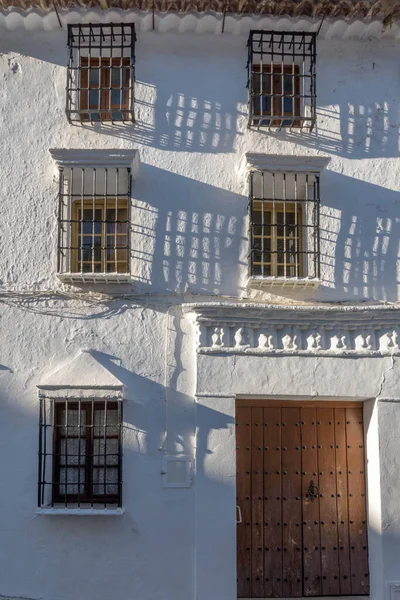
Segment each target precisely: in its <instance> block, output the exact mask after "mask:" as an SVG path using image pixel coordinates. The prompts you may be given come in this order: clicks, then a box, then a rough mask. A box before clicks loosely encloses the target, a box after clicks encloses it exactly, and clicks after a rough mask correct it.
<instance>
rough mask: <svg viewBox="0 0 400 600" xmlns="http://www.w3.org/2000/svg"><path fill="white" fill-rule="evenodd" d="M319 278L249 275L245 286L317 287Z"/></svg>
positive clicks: (265, 287)
mask: <svg viewBox="0 0 400 600" xmlns="http://www.w3.org/2000/svg"><path fill="white" fill-rule="evenodd" d="M321 283H322V282H321V280H320V279H317V278H316V277H313V278H311V277H250V278H249V279H248V281H247V287H248V288H252V289H257V290H260V289H261V290H262V289H269V288H272V287H280V288H310V287H311V288H318V287H319V286H320V285H321Z"/></svg>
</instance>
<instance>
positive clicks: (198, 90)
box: [0, 29, 400, 301]
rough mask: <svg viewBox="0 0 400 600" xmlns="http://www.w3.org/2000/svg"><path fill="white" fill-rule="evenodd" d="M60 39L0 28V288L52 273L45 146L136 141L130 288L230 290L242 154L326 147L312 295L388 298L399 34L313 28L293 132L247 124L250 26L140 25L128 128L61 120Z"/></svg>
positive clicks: (44, 279)
mask: <svg viewBox="0 0 400 600" xmlns="http://www.w3.org/2000/svg"><path fill="white" fill-rule="evenodd" d="M65 44H66V32H65V31H62V30H59V31H51V32H43V31H40V32H39V31H38V32H27V31H21V30H19V29H18V30H16V31H12V32H8V31H4V30H3V31H2V35H1V38H0V52H3V53H4V54H3V55H2V56H1V62H0V69H1V70H0V74H1V81H2V88H1V96H0V114H1V116H2V140H3V143H2V145H1V148H0V162H1V165H2V171H1V179H0V186H1V187H0V191H1V195H2V199H3V200H2V202H3V204H2V206H3V210H4V215H3V223H4V225H7V226H6V227H5V232H4V236H3V241H4V244H5V247H6V248H8V249H9V252H7V253H4V254H2V256H1V257H0V260H1V262H0V267H1V268H0V272H1V278H2V280H3V283H4V285H7V286H8V285H10V286H12V287H14V286H16V287H18V288H19V289H21V288H24V289H27V288H28V289H30V288H31V287H32V286H33V285H34V287H35V288H36V289H54V288H55V287H57V285H58V284H57V280H56V278H55V264H56V206H57V203H56V194H57V185H56V183H55V181H54V172H55V171H54V167H53V165H52V161H51V158H50V155H49V152H48V150H49V148H64V147H66V148H86V147H90V148H138V149H139V151H140V158H141V161H142V166H141V170H140V173H139V176H138V178H137V181H136V183H135V186H134V191H133V196H134V207H135V211H134V235H133V239H132V248H133V261H132V273H133V279H134V290H135V291H139V290H140V291H146V292H160V291H166V290H168V291H175V290H177V289H178V290H179V291H184V290H186V289H187V288H189V290H190V291H192V292H195V293H199V292H200V293H206V294H210V293H212V294H222V295H230V296H237V295H238V294H239V293H240V292H241V291H242V288H243V287H244V285H245V283H246V280H247V273H248V272H247V254H248V242H247V218H246V212H247V180H246V176H245V161H244V160H243V156H244V154H245V153H246V152H250V151H251V152H265V153H268V154H296V155H315V154H319V155H326V156H330V157H331V161H330V164H329V166H328V170H327V171H326V172H325V174H324V175H323V179H322V193H321V199H322V208H321V213H322V218H321V227H322V234H321V238H322V245H321V266H322V280H323V285H322V286H321V288H320V290H319V291H317V292H310V291H307V292H305V295H306V297H307V298H314V299H320V300H324V301H325V300H337V299H341V300H358V299H366V298H369V299H371V298H373V299H383V300H389V301H395V300H397V299H398V297H399V287H398V286H399V283H398V282H399V274H400V271H399V269H400V267H399V264H398V242H397V240H398V237H399V229H400V223H399V217H398V215H399V210H398V206H399V205H398V204H397V202H398V189H399V186H398V181H399V172H400V166H399V161H398V155H399V136H398V132H399V104H398V98H399V97H400V79H399V75H398V62H397V57H396V52H394V50H393V46H394V45H395V42H394V41H393V40H391V41H386V42H378V41H373V42H368V41H364V42H356V41H347V42H345V41H343V40H341V41H336V42H333V41H332V42H329V41H326V40H319V42H318V48H317V52H318V62H317V77H318V79H317V93H318V103H317V104H318V111H317V112H318V124H317V127H316V130H315V131H314V132H313V133H312V134H307V133H297V134H293V135H288V134H286V133H285V132H280V133H275V134H271V133H268V132H261V133H257V132H249V131H248V130H247V128H246V125H247V114H246V113H247V108H246V101H247V92H246V88H245V83H246V70H245V65H246V60H247V54H246V38H245V37H244V36H231V35H226V36H219V37H217V36H210V35H198V36H196V35H195V34H177V33H166V34H159V33H141V32H139V34H138V42H137V50H136V55H137V106H136V111H137V121H138V122H137V124H136V125H135V126H126V125H114V126H111V125H110V126H104V127H101V128H92V127H90V126H88V127H87V128H83V127H81V126H71V125H69V124H68V123H67V120H66V117H65V114H64V107H65V81H66V68H65V64H66V49H65ZM22 140H23V143H21V141H22ZM21 238H22V239H23V240H24V243H23V244H21V243H19V242H20V240H21ZM28 257H29V260H28ZM298 296H299V292H296V297H298ZM300 297H301V296H300Z"/></svg>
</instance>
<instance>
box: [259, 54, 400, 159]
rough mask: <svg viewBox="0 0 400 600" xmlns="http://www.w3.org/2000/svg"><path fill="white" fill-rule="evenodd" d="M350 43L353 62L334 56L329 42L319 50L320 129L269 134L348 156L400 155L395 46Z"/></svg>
mask: <svg viewBox="0 0 400 600" xmlns="http://www.w3.org/2000/svg"><path fill="white" fill-rule="evenodd" d="M348 44H349V46H348V48H347V52H348V53H351V52H352V51H353V53H354V56H353V59H352V60H351V61H349V60H348V58H347V56H344V55H342V54H339V55H338V54H337V53H336V54H335V53H333V54H332V56H331V55H329V54H328V52H329V46H327V47H322V49H321V53H319V60H318V64H317V108H316V114H317V121H316V125H315V128H314V130H313V131H312V132H311V133H309V132H307V131H299V132H296V131H293V132H283V131H281V132H273V131H272V132H268V131H264V134H265V135H266V136H268V137H270V136H272V137H273V138H275V139H277V140H282V141H284V140H286V141H291V142H293V143H296V144H299V145H301V146H305V147H307V148H312V149H314V150H319V151H321V152H326V153H328V154H334V155H337V156H342V157H347V158H379V157H398V156H399V155H400V136H399V133H400V107H399V103H398V102H397V100H396V99H397V98H398V95H399V94H400V86H399V84H398V81H399V72H398V71H397V73H396V72H394V71H393V69H392V68H391V66H390V60H391V59H392V55H391V53H390V50H388V51H387V54H385V53H384V50H383V49H382V55H381V54H380V53H379V52H374V45H373V44H372V45H371V44H368V43H363V44H361V43H358V44H357V43H355V44H354V43H353V44H352V43H351V42H348ZM344 52H345V50H344V49H343V54H344ZM385 57H386V60H385ZM392 64H393V67H394V63H392Z"/></svg>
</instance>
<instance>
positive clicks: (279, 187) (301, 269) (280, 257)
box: [249, 171, 320, 279]
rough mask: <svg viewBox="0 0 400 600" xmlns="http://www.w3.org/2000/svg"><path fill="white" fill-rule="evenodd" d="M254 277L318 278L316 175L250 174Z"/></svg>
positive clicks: (251, 261)
mask: <svg viewBox="0 0 400 600" xmlns="http://www.w3.org/2000/svg"><path fill="white" fill-rule="evenodd" d="M249 208H250V243H251V248H250V270H251V276H252V277H253V278H260V279H263V278H283V279H290V278H297V279H300V278H306V277H307V278H319V276H320V270H319V269H320V267H319V262H320V252H319V176H318V175H317V174H314V173H282V172H276V173H275V172H263V171H252V172H251V173H250V201H249Z"/></svg>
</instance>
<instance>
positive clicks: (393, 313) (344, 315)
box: [190, 304, 400, 356]
mask: <svg viewBox="0 0 400 600" xmlns="http://www.w3.org/2000/svg"><path fill="white" fill-rule="evenodd" d="M190 311H191V312H192V313H193V314H194V316H195V322H196V327H197V351H198V352H199V353H222V354H223V353H243V354H270V355H272V354H288V355H291V354H307V355H310V354H311V355H313V354H318V355H329V356H332V355H333V356H354V355H360V356H366V355H367V356H382V355H396V354H400V345H399V344H400V307H394V306H368V305H367V306H366V305H363V306H360V307H355V306H341V307H332V308H331V307H324V306H322V307H321V306H315V307H308V306H290V307H277V306H265V305H264V306H256V305H249V304H242V305H240V304H235V305H234V304H202V305H200V304H197V305H195V304H194V305H191V308H190Z"/></svg>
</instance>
